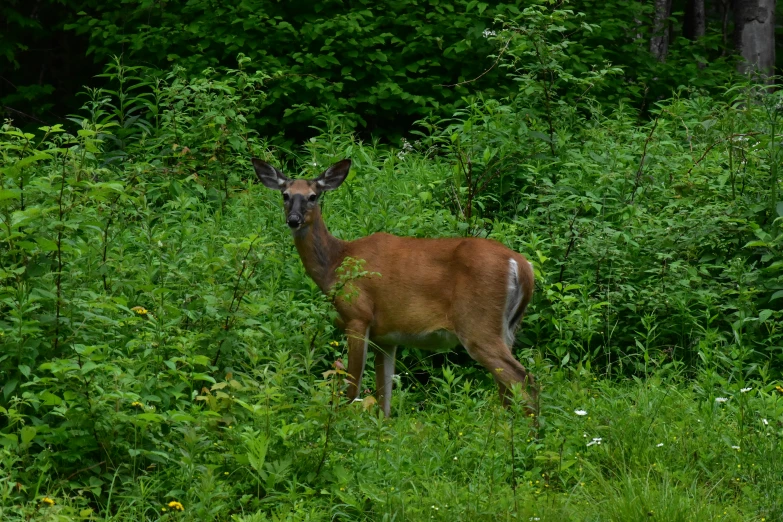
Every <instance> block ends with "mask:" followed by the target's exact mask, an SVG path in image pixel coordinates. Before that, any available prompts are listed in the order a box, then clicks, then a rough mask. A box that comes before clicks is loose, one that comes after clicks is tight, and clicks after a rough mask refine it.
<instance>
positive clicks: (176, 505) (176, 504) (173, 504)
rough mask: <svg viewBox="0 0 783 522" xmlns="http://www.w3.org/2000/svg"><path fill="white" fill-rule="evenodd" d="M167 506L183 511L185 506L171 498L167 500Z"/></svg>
mask: <svg viewBox="0 0 783 522" xmlns="http://www.w3.org/2000/svg"><path fill="white" fill-rule="evenodd" d="M169 507H170V508H171V509H176V510H177V511H185V508H184V507H182V504H181V503H180V502H177V501H176V500H172V501H171V502H169Z"/></svg>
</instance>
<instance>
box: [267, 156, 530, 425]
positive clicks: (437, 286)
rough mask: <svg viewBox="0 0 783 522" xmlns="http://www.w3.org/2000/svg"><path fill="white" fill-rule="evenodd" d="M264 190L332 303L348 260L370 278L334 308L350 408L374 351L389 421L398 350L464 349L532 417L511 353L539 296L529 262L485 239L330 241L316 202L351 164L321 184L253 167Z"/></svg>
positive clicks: (332, 170)
mask: <svg viewBox="0 0 783 522" xmlns="http://www.w3.org/2000/svg"><path fill="white" fill-rule="evenodd" d="M252 162H253V167H254V168H255V172H256V175H257V176H258V179H259V180H260V181H261V183H263V184H264V186H266V187H268V188H271V189H274V190H279V191H280V192H281V193H282V195H283V205H284V207H285V214H286V222H287V223H288V226H289V227H290V229H291V232H292V233H293V236H294V244H295V245H296V249H297V251H298V252H299V256H300V257H301V258H302V263H303V264H304V268H305V271H306V272H307V274H308V275H309V276H310V277H311V278H312V279H313V281H315V283H316V284H317V285H318V287H319V288H320V289H321V290H322V291H323V292H324V293H327V294H329V292H330V290H331V289H332V288H333V287H334V285H335V284H336V283H337V282H338V276H337V275H336V270H337V269H338V267H340V266H341V265H342V263H343V261H344V260H346V259H347V258H351V259H354V260H357V261H358V262H359V263H361V270H362V273H364V274H369V275H365V276H363V277H359V278H356V279H353V280H351V281H350V285H351V287H352V294H353V295H351V296H349V297H340V296H338V297H336V298H335V299H334V300H333V302H334V305H335V307H336V308H337V311H338V313H339V315H340V319H341V320H340V321H339V323H340V324H338V326H339V327H340V328H343V329H345V332H346V334H347V336H348V374H349V378H348V383H349V385H348V391H347V395H348V398H349V399H356V398H357V397H358V395H359V391H360V389H361V382H362V374H363V373H364V365H365V362H366V360H367V348H368V344H369V342H372V344H371V346H372V348H373V350H374V351H375V376H376V399H377V401H378V404H380V405H381V407H382V408H383V412H384V414H385V415H386V416H387V417H388V416H389V413H390V410H391V408H390V406H391V391H392V376H393V374H394V359H395V353H396V349H397V345H399V344H402V345H406V346H413V347H417V348H423V349H442V348H453V347H455V346H457V345H459V344H462V346H464V347H465V349H466V350H467V351H468V354H470V356H471V357H472V358H473V359H475V360H476V361H478V362H479V363H480V364H481V365H482V366H484V368H486V369H487V370H488V371H489V372H490V373H491V374H492V376H493V377H494V378H495V381H496V382H497V383H498V388H499V391H500V395H501V400H502V401H503V403H504V404H506V401H507V400H508V397H509V392H510V390H509V388H510V387H511V386H512V385H514V384H517V383H519V384H520V385H521V387H522V394H523V395H522V396H523V398H524V399H525V403H526V408H527V411H528V413H532V412H533V411H534V407H535V400H536V389H535V384H534V382H533V376H532V375H531V374H530V373H528V372H527V370H525V368H524V366H522V365H521V364H520V363H519V361H517V360H516V359H515V358H514V356H513V355H512V353H511V346H512V345H513V343H514V332H515V330H516V328H517V326H519V322H520V320H521V319H522V315H523V314H524V313H525V309H526V308H527V305H528V303H529V302H530V298H531V297H532V295H533V288H534V281H533V270H532V267H531V265H530V263H528V261H527V260H526V259H525V258H524V257H523V256H521V255H520V254H517V253H516V252H514V251H512V250H509V249H508V248H506V247H505V246H503V245H501V244H500V243H498V242H496V241H491V240H489V239H481V238H474V237H471V238H443V239H418V238H409V237H397V236H393V235H390V234H384V233H376V234H372V235H371V236H367V237H362V238H359V239H357V240H355V241H343V240H341V239H338V238H336V237H334V236H332V235H331V234H330V233H329V231H328V230H327V228H326V225H325V224H324V220H323V218H322V217H321V209H320V207H319V205H318V198H319V197H320V196H321V194H323V193H324V192H326V191H328V190H335V189H336V188H338V187H339V186H340V185H341V184H342V182H343V181H345V178H346V177H347V176H348V171H349V170H350V168H351V160H348V159H345V160H342V161H340V162H338V163H335V164H334V165H332V166H331V167H329V168H328V169H326V170H325V171H324V172H323V173H322V174H321V175H320V176H318V177H317V178H316V179H312V180H305V179H288V178H287V177H285V176H284V175H283V173H282V172H280V171H279V170H278V169H276V168H275V167H273V166H272V165H270V164H268V163H266V162H264V161H261V160H259V159H256V158H253V159H252Z"/></svg>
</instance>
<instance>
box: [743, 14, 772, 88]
mask: <svg viewBox="0 0 783 522" xmlns="http://www.w3.org/2000/svg"><path fill="white" fill-rule="evenodd" d="M734 45H735V46H736V48H737V51H738V52H739V53H740V54H741V55H742V58H743V60H742V62H740V64H739V66H738V67H737V69H738V70H739V72H741V73H747V74H757V75H758V76H759V77H760V78H762V79H764V80H767V81H769V79H770V77H771V76H772V75H773V74H774V73H775V0H735V2H734Z"/></svg>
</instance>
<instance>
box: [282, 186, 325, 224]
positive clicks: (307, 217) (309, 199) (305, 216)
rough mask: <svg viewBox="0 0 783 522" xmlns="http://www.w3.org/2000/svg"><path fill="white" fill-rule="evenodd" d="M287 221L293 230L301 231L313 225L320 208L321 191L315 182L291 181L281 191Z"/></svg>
mask: <svg viewBox="0 0 783 522" xmlns="http://www.w3.org/2000/svg"><path fill="white" fill-rule="evenodd" d="M281 192H282V194H283V206H284V208H285V221H286V223H288V226H289V227H290V228H291V230H299V229H300V228H302V227H307V226H310V225H312V223H313V215H314V214H315V209H316V208H318V196H320V195H321V191H320V190H318V185H317V184H316V183H315V181H310V180H305V179H296V180H289V181H288V182H287V184H286V187H285V188H284V189H283V190H281Z"/></svg>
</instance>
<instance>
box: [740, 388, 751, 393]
mask: <svg viewBox="0 0 783 522" xmlns="http://www.w3.org/2000/svg"><path fill="white" fill-rule="evenodd" d="M752 389H753V388H742V389H741V390H740V392H741V393H748V392H749V391H750V390H752Z"/></svg>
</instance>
